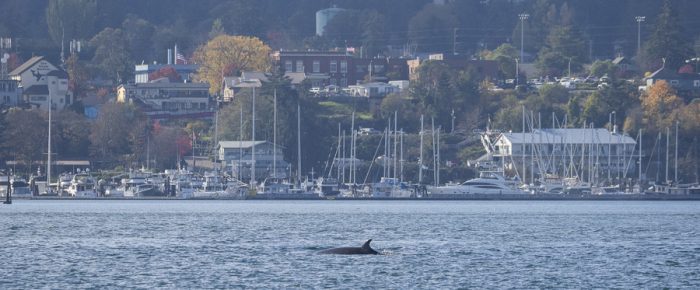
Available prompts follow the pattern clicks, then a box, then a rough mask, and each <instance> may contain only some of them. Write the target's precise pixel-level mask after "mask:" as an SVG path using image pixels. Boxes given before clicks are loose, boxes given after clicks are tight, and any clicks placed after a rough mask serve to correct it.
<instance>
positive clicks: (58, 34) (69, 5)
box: [46, 0, 97, 46]
mask: <svg viewBox="0 0 700 290" xmlns="http://www.w3.org/2000/svg"><path fill="white" fill-rule="evenodd" d="M96 20H97V1H96V0H49V2H48V5H47V6H46V24H48V28H49V35H51V39H53V41H54V42H55V43H56V44H58V45H61V46H63V44H64V43H68V42H70V41H71V40H73V39H85V38H88V37H90V36H91V35H92V31H93V29H94V27H95V22H96Z"/></svg>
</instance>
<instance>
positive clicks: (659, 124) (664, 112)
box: [641, 81, 683, 133]
mask: <svg viewBox="0 0 700 290" xmlns="http://www.w3.org/2000/svg"><path fill="white" fill-rule="evenodd" d="M641 100H642V111H643V114H644V123H645V124H646V128H647V129H648V130H649V131H650V132H649V133H656V132H659V131H661V130H664V129H665V128H667V127H672V126H673V125H674V122H675V120H678V114H679V112H680V108H681V107H682V106H683V100H682V99H681V98H680V97H678V96H677V95H676V91H675V90H674V89H673V88H672V87H671V86H670V85H669V84H668V83H667V82H666V81H657V82H656V83H654V85H652V86H651V87H650V88H649V91H648V92H647V93H646V94H642V96H641Z"/></svg>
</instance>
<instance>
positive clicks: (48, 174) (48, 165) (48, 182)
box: [7, 94, 53, 195]
mask: <svg viewBox="0 0 700 290" xmlns="http://www.w3.org/2000/svg"><path fill="white" fill-rule="evenodd" d="M52 102H53V101H52V100H51V94H49V142H48V143H49V145H48V146H49V148H48V158H47V159H46V186H47V188H48V189H50V188H51V111H53V110H52V108H51V105H52V104H51V103H52ZM7 181H8V182H9V181H10V177H9V175H8V177H7ZM8 195H9V193H8Z"/></svg>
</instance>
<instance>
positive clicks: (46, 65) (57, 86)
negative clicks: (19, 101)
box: [9, 56, 73, 110]
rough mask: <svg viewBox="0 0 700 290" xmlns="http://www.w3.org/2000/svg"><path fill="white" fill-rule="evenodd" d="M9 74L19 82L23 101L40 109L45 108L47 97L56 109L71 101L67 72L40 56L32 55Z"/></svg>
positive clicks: (62, 107) (46, 106)
mask: <svg viewBox="0 0 700 290" xmlns="http://www.w3.org/2000/svg"><path fill="white" fill-rule="evenodd" d="M9 76H10V79H12V80H15V81H17V82H18V83H19V86H20V87H21V88H22V96H23V99H24V101H25V102H28V103H30V104H32V105H34V106H36V107H38V108H40V109H42V110H47V108H48V104H49V102H48V100H49V99H51V104H52V107H53V108H54V109H58V110H61V109H64V108H66V107H68V106H69V105H70V104H71V103H72V101H73V92H71V91H70V90H69V89H68V73H66V72H65V71H64V70H62V69H59V68H58V67H56V66H55V65H53V64H51V63H50V62H49V61H47V60H45V59H44V57H42V56H35V57H32V58H31V59H29V60H28V61H27V62H25V63H23V64H22V65H20V66H19V67H17V68H16V69H14V70H13V71H12V72H10V74H9Z"/></svg>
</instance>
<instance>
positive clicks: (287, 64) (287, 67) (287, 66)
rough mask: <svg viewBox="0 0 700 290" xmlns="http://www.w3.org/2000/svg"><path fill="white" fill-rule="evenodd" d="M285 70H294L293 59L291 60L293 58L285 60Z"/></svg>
mask: <svg viewBox="0 0 700 290" xmlns="http://www.w3.org/2000/svg"><path fill="white" fill-rule="evenodd" d="M284 71H287V72H292V71H294V68H293V67H292V61H291V60H285V61H284Z"/></svg>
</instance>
